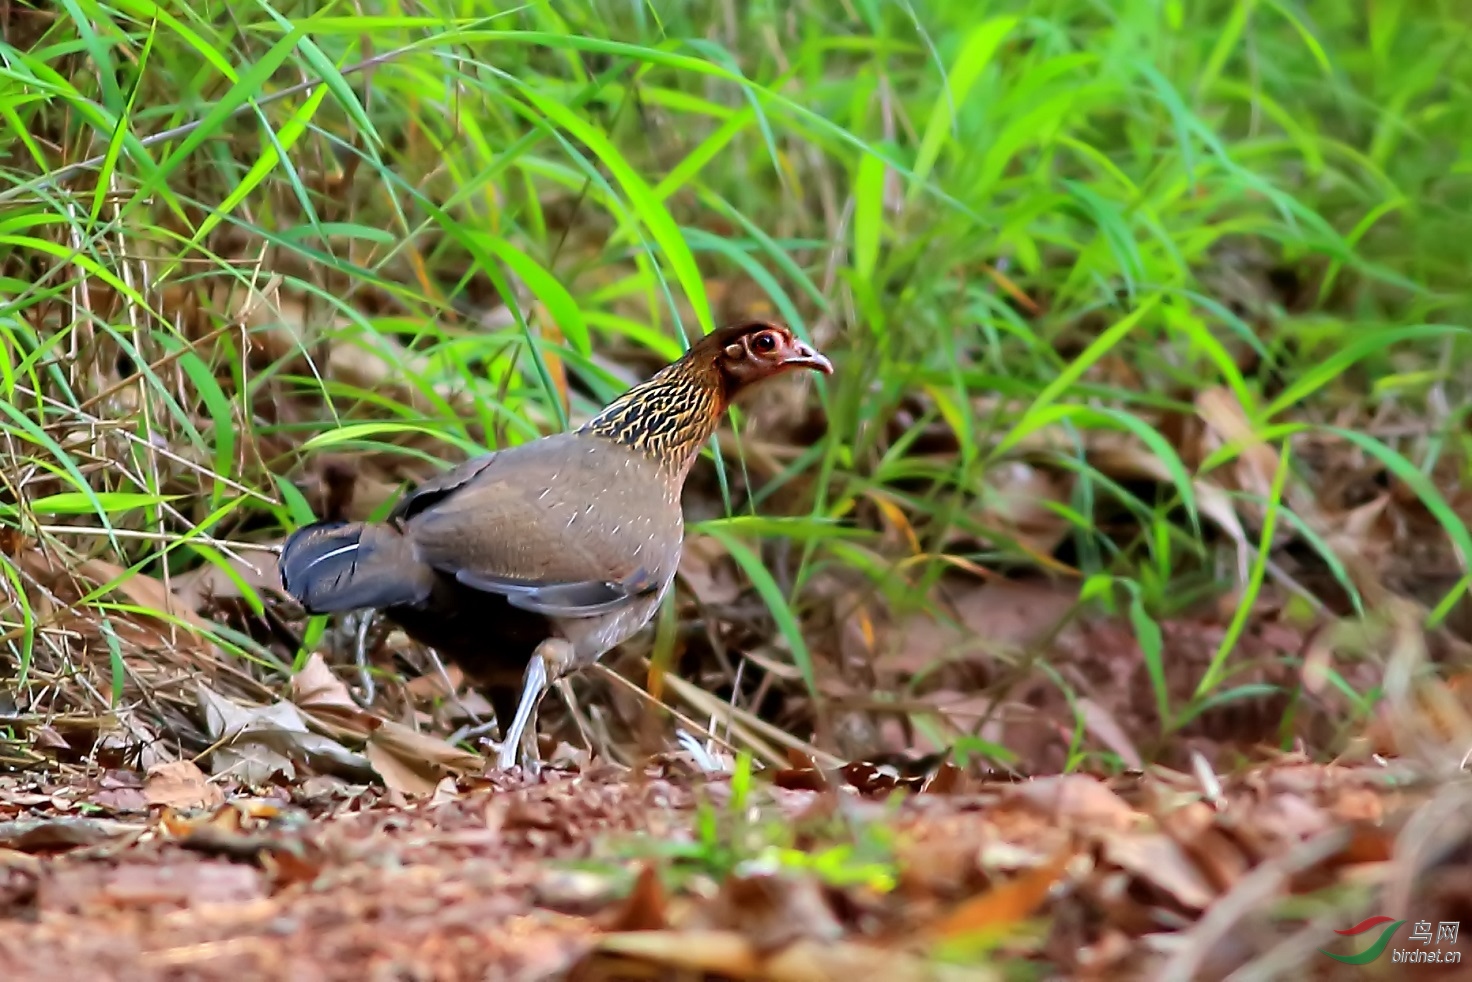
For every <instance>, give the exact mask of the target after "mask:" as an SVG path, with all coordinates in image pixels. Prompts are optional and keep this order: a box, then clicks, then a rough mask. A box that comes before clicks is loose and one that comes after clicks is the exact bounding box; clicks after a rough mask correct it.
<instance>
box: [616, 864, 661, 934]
mask: <svg viewBox="0 0 1472 982" xmlns="http://www.w3.org/2000/svg"><path fill="white" fill-rule="evenodd" d="M668 926H669V900H668V899H667V898H666V897H665V892H664V884H662V883H661V882H660V880H659V871H658V870H657V869H655V867H654V864H653V863H645V864H644V866H643V867H642V868H641V869H640V870H639V878H638V879H637V880H635V881H634V889H632V890H630V891H629V895H628V897H627V898H626V899H625V900H624V902H623V903H622V904H621V905H620V906H619V908H618V909H617V910H616V911H615V912H614V915H613V918H612V921H611V922H610V925H609V928H608V929H609V930H610V931H659V930H663V929H664V928H666V927H668Z"/></svg>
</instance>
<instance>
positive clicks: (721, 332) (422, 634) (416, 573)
mask: <svg viewBox="0 0 1472 982" xmlns="http://www.w3.org/2000/svg"><path fill="white" fill-rule="evenodd" d="M795 369H810V370H814V371H819V372H822V373H823V374H825V375H829V374H832V372H833V365H832V363H831V362H829V360H828V359H827V358H826V357H824V356H823V355H822V354H820V353H819V352H818V351H816V350H815V349H814V348H813V347H812V346H810V345H808V344H807V343H805V342H803V341H802V340H800V339H798V338H797V337H796V336H795V335H794V334H793V333H792V331H790V330H789V329H788V328H786V327H785V326H783V325H781V324H778V323H774V322H771V321H765V320H752V321H746V322H741V323H736V324H731V325H729V326H726V327H722V328H719V329H717V330H715V331H713V332H712V333H710V334H708V335H706V336H704V337H702V338H701V339H699V340H698V341H697V342H695V343H694V344H693V345H691V347H690V349H689V350H688V351H687V352H686V353H685V355H684V356H683V357H681V358H680V359H679V360H677V361H675V362H672V363H670V364H668V365H666V366H665V367H663V368H662V369H660V370H659V371H658V372H656V373H655V374H654V375H652V376H651V377H650V378H648V379H647V380H645V381H644V382H641V383H639V384H637V385H635V386H633V387H632V388H630V389H629V390H628V391H626V392H625V393H624V394H623V395H622V396H620V397H619V398H617V399H615V400H614V401H613V402H612V403H610V404H609V405H608V406H607V407H605V408H604V409H603V411H602V412H600V413H598V414H597V415H596V416H594V417H593V418H592V419H590V420H588V422H586V423H584V424H583V425H582V426H580V427H578V428H577V429H575V430H569V431H564V432H561V433H556V434H552V435H549V436H544V437H542V438H540V439H537V440H533V441H531V442H529V443H525V444H520V445H518V446H514V447H507V448H505V449H502V450H496V451H493V452H490V453H486V454H483V455H480V456H477V457H474V458H472V459H470V460H467V461H465V462H464V463H462V464H460V465H458V466H456V467H454V468H451V469H450V470H448V471H446V472H444V473H443V474H441V475H439V476H437V477H434V478H432V479H430V480H428V481H426V482H424V483H423V484H421V485H419V486H418V487H417V488H416V489H414V490H413V491H412V492H410V493H409V494H408V495H406V496H405V497H404V498H403V499H401V500H400V501H399V503H398V504H397V505H396V506H395V507H394V509H393V511H392V512H391V513H390V514H389V515H388V517H387V518H386V519H385V520H384V521H382V522H317V523H315V524H312V525H306V526H303V527H302V528H300V529H298V530H297V531H296V532H294V533H292V535H291V536H290V537H289V538H288V539H287V540H286V543H285V544H284V545H283V546H282V549H281V556H280V560H279V565H280V571H281V583H282V586H283V587H284V589H285V591H286V593H287V594H288V595H290V596H291V597H293V598H294V599H296V600H297V601H298V602H299V603H301V604H302V606H303V607H305V608H306V610H307V611H308V612H309V613H312V614H323V613H330V612H338V611H347V610H355V609H361V608H374V609H378V610H380V611H382V613H383V614H384V616H385V617H387V618H388V619H389V620H390V621H391V622H393V623H396V624H398V625H399V626H400V627H401V628H402V629H403V630H404V632H405V633H406V634H408V635H409V636H410V637H411V638H413V639H415V640H416V641H418V642H420V643H421V644H425V645H427V646H429V647H432V648H434V649H435V650H436V651H437V652H438V653H439V655H440V657H442V658H444V659H447V660H451V661H453V662H455V663H456V664H458V665H459V666H460V667H461V668H462V669H463V670H464V672H465V674H466V676H467V677H468V678H469V680H470V681H471V682H472V683H474V684H477V685H479V686H481V687H482V688H483V689H484V690H485V692H486V695H487V697H488V698H489V699H490V702H491V707H492V709H493V710H494V711H495V714H496V722H497V726H498V727H499V729H500V731H501V749H500V753H499V755H498V760H497V764H498V766H499V767H501V768H502V769H509V768H511V767H512V766H514V765H515V764H516V763H517V754H518V751H520V752H521V762H522V764H523V766H524V767H525V768H527V769H528V770H531V769H533V768H535V767H536V766H537V764H538V761H539V754H538V750H537V740H536V710H537V706H538V704H539V703H540V702H541V699H542V696H543V695H544V694H545V693H546V691H547V689H548V688H549V687H550V686H551V685H552V684H553V683H555V682H556V681H557V680H558V679H561V678H563V677H566V676H567V675H569V674H571V673H573V672H576V671H579V670H581V669H584V668H586V667H588V666H589V665H592V664H593V663H594V662H596V661H597V660H598V659H599V658H601V657H602V656H603V655H604V654H605V653H606V652H608V651H609V650H610V649H612V648H613V647H615V646H616V645H618V644H621V643H622V642H623V641H625V640H626V639H628V638H629V637H630V636H632V635H633V634H634V633H635V632H637V631H638V630H639V629H640V628H642V627H643V626H644V625H645V624H646V623H647V622H648V621H649V619H650V618H651V617H652V616H653V614H654V612H655V610H656V609H658V607H659V604H660V601H661V600H662V599H663V597H664V595H665V593H666V592H667V591H668V590H669V587H670V583H671V582H672V580H673V578H674V574H675V570H676V568H677V567H678V566H679V562H680V553H681V549H682V545H683V541H684V514H683V512H682V510H681V505H680V492H681V490H682V489H683V487H684V484H685V477H686V475H687V474H689V472H690V468H691V466H692V465H693V464H694V463H695V460H696V458H697V456H698V455H699V453H700V448H701V447H702V446H703V445H704V443H705V442H706V440H708V439H709V438H710V436H711V434H712V433H714V432H715V429H716V427H717V425H719V423H720V419H721V417H722V415H724V413H725V411H726V409H727V407H728V406H729V405H730V404H731V401H732V400H733V399H734V398H736V397H737V396H738V395H739V394H740V393H742V392H744V391H745V390H747V389H748V388H749V387H751V386H752V385H755V384H756V383H758V382H762V381H764V380H766V379H770V378H773V377H775V376H777V375H781V374H784V373H786V372H789V371H792V370H795Z"/></svg>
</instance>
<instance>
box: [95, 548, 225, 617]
mask: <svg viewBox="0 0 1472 982" xmlns="http://www.w3.org/2000/svg"><path fill="white" fill-rule="evenodd" d="M76 568H77V572H78V573H80V574H81V575H82V576H84V577H85V578H87V579H89V580H91V581H92V582H94V583H96V584H97V585H99V586H100V585H102V584H103V583H109V582H112V581H113V580H116V579H117V578H118V577H123V580H122V582H121V583H119V584H118V585H117V586H116V587H115V588H114V589H116V590H118V591H119V592H120V593H122V595H123V596H125V597H127V598H128V599H129V600H131V601H132V602H133V603H134V604H135V605H136V606H139V607H142V608H143V609H145V610H149V611H156V612H158V613H161V614H165V615H168V616H170V617H175V618H178V619H180V620H182V621H184V622H185V623H186V624H188V625H190V626H191V627H194V628H197V629H199V630H200V631H202V632H203V631H208V630H209V629H210V626H211V625H210V623H209V622H208V621H206V620H205V619H204V618H202V617H200V616H199V615H198V614H196V613H195V612H194V610H193V609H191V608H190V607H188V606H186V605H185V604H183V603H180V602H179V601H178V600H177V599H176V598H175V597H174V595H173V594H172V593H170V592H169V591H168V589H166V588H165V587H164V585H163V583H161V582H159V581H158V580H156V579H154V578H153V577H151V576H147V575H145V574H143V573H132V574H128V571H127V570H125V569H124V568H123V567H121V566H119V565H117V564H116V563H110V562H108V561H107V560H105V559H95V558H94V559H87V560H83V561H82V562H81V563H79V564H78V565H77V567H76Z"/></svg>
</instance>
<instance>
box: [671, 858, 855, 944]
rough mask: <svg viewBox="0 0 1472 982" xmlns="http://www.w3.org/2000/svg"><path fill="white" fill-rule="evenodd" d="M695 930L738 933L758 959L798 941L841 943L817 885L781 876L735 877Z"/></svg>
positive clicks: (728, 880)
mask: <svg viewBox="0 0 1472 982" xmlns="http://www.w3.org/2000/svg"><path fill="white" fill-rule="evenodd" d="M692 920H693V923H692V926H693V927H702V928H727V929H730V930H734V931H738V932H740V933H741V935H742V936H743V937H745V938H746V939H747V940H748V941H749V942H750V943H751V945H752V948H753V949H754V950H755V951H756V952H758V953H759V954H763V955H765V954H769V953H771V952H774V951H776V950H777V949H779V948H783V947H786V946H787V945H790V944H792V943H793V942H795V941H798V940H802V939H807V940H811V941H822V942H833V941H837V940H838V939H839V938H841V937H843V927H842V926H841V925H840V924H839V923H838V921H837V919H835V918H834V916H833V912H832V911H831V910H830V909H829V908H828V902H827V901H826V900H825V899H824V898H823V894H822V891H821V890H820V889H819V887H818V884H817V882H816V881H815V880H813V879H810V878H807V877H797V876H790V875H782V874H778V873H767V872H761V873H754V874H750V875H746V876H741V875H732V876H729V877H727V878H726V881H725V882H724V883H722V884H721V889H720V892H719V893H718V894H717V895H716V897H715V899H714V900H713V901H712V902H711V903H710V904H709V905H708V906H706V907H702V908H700V909H699V910H698V911H697V912H696V913H695V915H694V917H693V919H692Z"/></svg>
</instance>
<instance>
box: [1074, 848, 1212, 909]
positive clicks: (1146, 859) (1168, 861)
mask: <svg viewBox="0 0 1472 982" xmlns="http://www.w3.org/2000/svg"><path fill="white" fill-rule="evenodd" d="M1100 839H1101V840H1102V842H1103V846H1104V849H1103V854H1104V858H1105V859H1106V860H1108V861H1109V862H1111V863H1113V864H1114V865H1116V866H1118V867H1119V868H1120V869H1123V870H1126V871H1128V872H1129V873H1131V874H1133V875H1134V876H1135V877H1137V878H1139V879H1141V880H1144V881H1145V882H1147V883H1152V884H1154V885H1155V886H1157V887H1159V888H1160V889H1161V890H1164V891H1165V892H1166V893H1168V894H1170V895H1171V896H1172V897H1174V898H1176V900H1178V901H1180V902H1181V904H1183V905H1184V906H1186V907H1190V908H1191V909H1192V910H1205V909H1206V907H1207V906H1208V905H1209V904H1210V903H1211V902H1212V901H1213V900H1215V899H1216V891H1215V890H1214V889H1212V886H1211V884H1210V883H1209V882H1208V881H1207V879H1206V877H1205V876H1204V875H1202V872H1201V868H1200V867H1199V866H1197V865H1196V863H1195V862H1194V861H1193V860H1192V859H1191V857H1190V856H1189V855H1188V854H1187V853H1186V851H1185V850H1184V849H1182V848H1181V847H1180V846H1179V845H1178V844H1177V843H1176V841H1175V840H1174V839H1172V838H1170V837H1169V836H1167V835H1164V834H1162V833H1128V832H1126V833H1114V832H1105V833H1104V834H1102V835H1101V836H1100Z"/></svg>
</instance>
